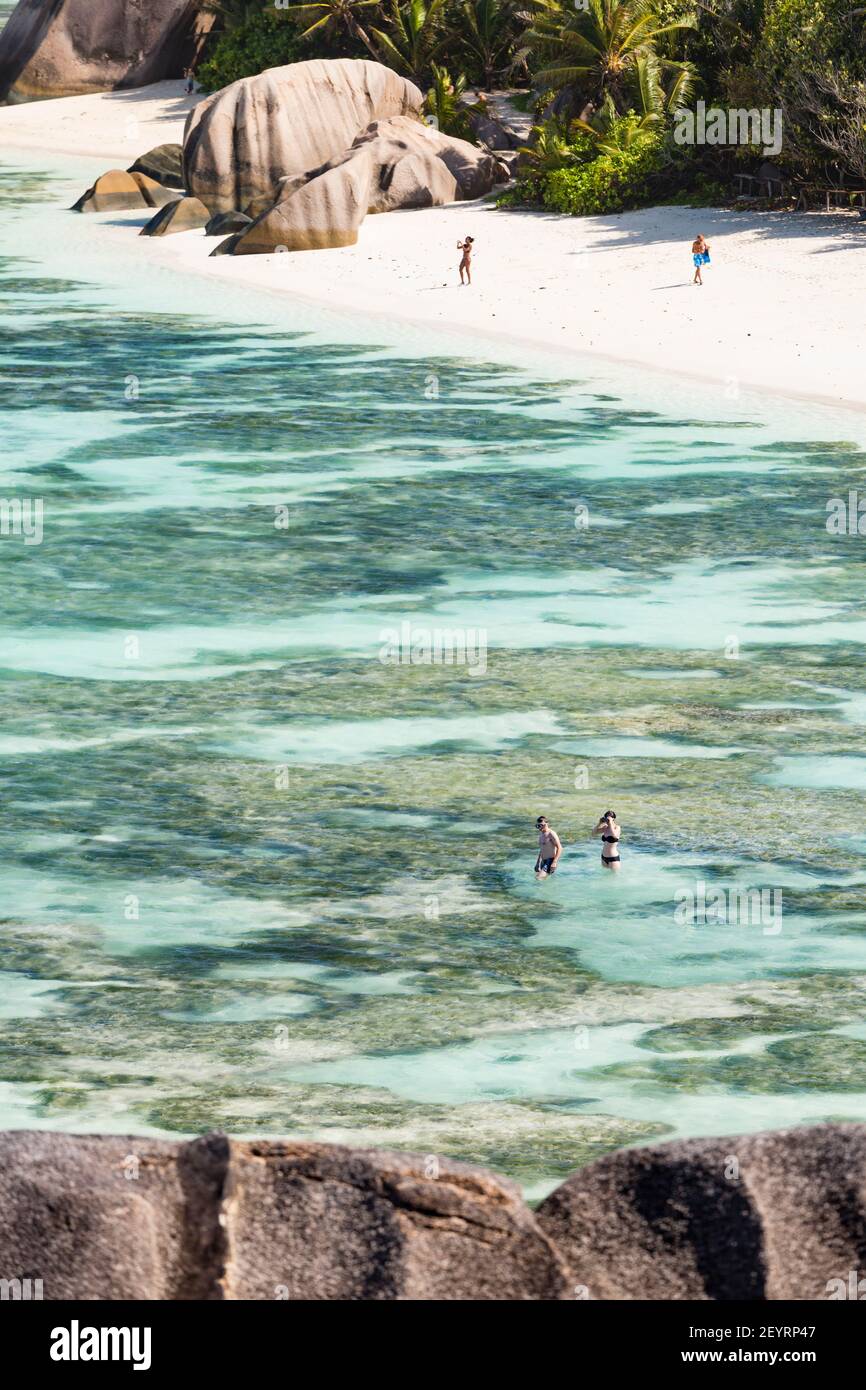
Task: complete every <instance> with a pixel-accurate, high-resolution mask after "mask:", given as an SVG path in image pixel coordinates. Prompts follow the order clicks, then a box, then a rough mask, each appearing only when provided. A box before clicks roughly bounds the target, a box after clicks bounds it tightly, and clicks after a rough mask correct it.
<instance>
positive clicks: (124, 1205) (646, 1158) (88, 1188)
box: [0, 1125, 866, 1301]
mask: <svg viewBox="0 0 866 1390" xmlns="http://www.w3.org/2000/svg"><path fill="white" fill-rule="evenodd" d="M864 1231H866V1125H816V1126H814V1127H809V1128H804V1129H795V1130H783V1131H781V1132H778V1133H768V1134H754V1135H747V1136H745V1137H741V1138H733V1139H698V1140H690V1141H685V1142H677V1143H673V1144H663V1145H657V1146H653V1147H651V1148H640V1149H624V1150H620V1151H619V1152H617V1153H613V1154H609V1155H608V1156H607V1157H606V1158H603V1159H600V1160H599V1161H598V1162H597V1163H592V1164H590V1165H589V1166H588V1167H586V1168H583V1169H581V1170H579V1171H578V1172H576V1173H574V1174H573V1175H572V1176H571V1177H570V1178H568V1179H567V1181H566V1182H564V1183H563V1184H562V1185H561V1186H560V1187H559V1188H557V1189H556V1191H555V1192H553V1193H551V1195H550V1196H549V1197H548V1198H547V1200H546V1201H545V1202H543V1203H542V1204H541V1206H540V1207H539V1208H538V1211H537V1212H536V1213H534V1214H533V1213H532V1212H531V1211H530V1210H529V1208H528V1207H527V1206H525V1204H524V1203H523V1202H522V1200H521V1198H520V1194H519V1192H518V1189H517V1188H516V1187H515V1186H514V1184H513V1183H510V1182H508V1181H507V1180H506V1179H504V1178H499V1177H497V1175H496V1174H495V1173H491V1172H488V1171H487V1170H486V1169H483V1168H476V1167H471V1166H469V1165H468V1164H463V1163H452V1162H449V1161H447V1160H445V1159H438V1158H433V1157H430V1156H428V1157H426V1158H422V1157H420V1156H418V1155H415V1154H406V1153H392V1152H389V1151H387V1150H378V1149H349V1148H343V1147H341V1146H338V1145H330V1144H307V1143H303V1142H294V1141H291V1140H285V1141H280V1140H262V1141H252V1142H239V1141H235V1140H230V1139H227V1138H225V1136H223V1135H209V1136H207V1137H205V1138H203V1139H196V1140H194V1141H193V1142H192V1143H178V1144H172V1143H166V1142H163V1141H160V1140H153V1139H130V1138H118V1137H114V1136H108V1137H100V1136H96V1137H94V1136H73V1135H66V1134H49V1133H44V1132H39V1133H28V1132H26V1131H18V1132H12V1133H6V1134H0V1269H2V1270H3V1271H4V1278H8V1279H13V1278H20V1279H22V1280H23V1279H30V1280H34V1279H40V1280H42V1284H43V1289H42V1293H43V1297H44V1298H46V1299H261V1300H268V1301H270V1300H274V1299H286V1298H288V1299H373V1300H382V1299H463V1300H477V1299H506V1300H521V1301H522V1300H527V1299H531V1300H539V1299H541V1300H555V1301H561V1300H566V1301H568V1300H575V1299H603V1300H620V1299H649V1300H671V1299H673V1300H681V1299H704V1300H712V1299H717V1300H753V1301H754V1300H764V1299H797V1300H810V1299H816V1300H827V1299H843V1298H848V1297H852V1296H855V1297H856V1296H857V1295H856V1291H855V1294H854V1295H852V1294H851V1293H850V1289H851V1276H852V1272H858V1271H859V1270H861V1269H862V1268H863V1261H864V1256H866V1251H864V1234H863V1233H864ZM857 1278H858V1279H859V1274H857ZM855 1283H856V1280H855Z"/></svg>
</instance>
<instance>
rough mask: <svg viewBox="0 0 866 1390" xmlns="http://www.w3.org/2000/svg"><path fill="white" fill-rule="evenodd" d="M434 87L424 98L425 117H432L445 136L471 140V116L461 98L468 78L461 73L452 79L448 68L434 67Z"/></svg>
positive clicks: (434, 65) (435, 65)
mask: <svg viewBox="0 0 866 1390" xmlns="http://www.w3.org/2000/svg"><path fill="white" fill-rule="evenodd" d="M432 71H433V85H432V87H431V88H430V90H429V92H428V93H427V95H426V97H425V98H424V115H425V116H427V117H430V119H431V121H432V123H433V124H434V125H435V126H436V128H437V130H441V131H442V134H443V135H456V136H457V138H458V139H460V140H470V139H471V138H472V131H471V129H470V126H469V114H468V112H467V109H466V107H465V106H464V104H463V103H462V102H461V100H460V98H461V96H462V95H463V91H464V89H465V87H466V78H465V77H464V76H463V74H462V73H461V74H460V76H459V77H456V78H454V79H452V77H451V75H450V73H449V72H448V70H447V68H440V67H439V66H438V65H437V64H436V63H433V65H432Z"/></svg>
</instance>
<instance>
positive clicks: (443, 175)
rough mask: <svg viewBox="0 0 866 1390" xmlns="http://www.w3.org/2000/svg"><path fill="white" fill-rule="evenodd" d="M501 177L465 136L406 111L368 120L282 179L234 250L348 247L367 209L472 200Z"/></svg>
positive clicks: (490, 160) (493, 161) (486, 154)
mask: <svg viewBox="0 0 866 1390" xmlns="http://www.w3.org/2000/svg"><path fill="white" fill-rule="evenodd" d="M499 176H500V168H499V165H498V162H497V160H496V159H494V157H493V156H492V155H491V154H490V153H489V152H488V151H486V150H482V149H479V148H478V147H477V146H475V145H470V144H469V143H468V141H466V140H457V139H454V138H453V137H451V136H447V135H442V134H441V133H440V132H439V131H438V130H433V129H431V128H430V127H429V126H427V125H425V124H423V122H421V121H417V120H414V119H411V118H410V117H406V116H394V117H392V118H391V119H389V120H385V121H373V122H371V124H370V125H369V126H368V128H367V129H366V130H365V131H364V132H363V134H361V135H359V136H358V137H357V139H356V140H354V141H353V143H352V145H351V147H350V148H349V149H348V150H346V151H345V152H344V153H342V154H341V155H340V156H339V157H338V158H336V159H333V160H330V161H329V162H327V163H326V164H324V165H322V166H321V167H320V168H318V169H314V170H312V171H311V172H310V173H308V174H301V175H292V176H291V177H289V178H287V179H283V180H281V183H280V192H279V196H278V200H277V202H276V203H275V204H274V205H273V207H271V208H269V209H268V210H267V211H265V212H263V213H262V214H260V216H259V217H258V218H257V219H256V220H255V222H254V223H253V225H252V226H251V227H250V228H249V230H248V231H246V232H243V233H242V234H241V236H240V237H239V238H238V241H237V243H236V244H235V246H234V248H233V254H235V255H250V254H257V253H263V252H270V251H274V250H276V249H277V248H279V247H285V248H286V249H287V250H289V251H309V250H317V249H322V248H324V247H335V246H351V245H354V243H355V242H356V241H357V239H358V227H359V226H360V224H361V222H362V221H363V220H364V217H365V216H366V215H367V213H368V212H371V213H376V212H390V211H392V210H393V209H395V208H422V207H435V206H441V205H442V204H444V203H451V202H455V201H457V200H459V199H462V198H476V197H479V196H480V195H481V194H483V193H487V192H489V191H490V189H491V188H492V187H493V186H494V183H495V182H496V180H497V178H498V177H499Z"/></svg>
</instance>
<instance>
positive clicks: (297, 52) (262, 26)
mask: <svg viewBox="0 0 866 1390" xmlns="http://www.w3.org/2000/svg"><path fill="white" fill-rule="evenodd" d="M309 56H310V54H309V53H304V52H303V51H302V45H301V41H300V37H299V35H298V30H297V27H296V26H295V24H294V23H293V22H292V20H291V18H290V17H289V16H288V15H286V14H285V12H283V11H281V10H272V9H265V10H258V11H256V10H252V11H251V12H250V14H249V15H248V17H247V18H246V19H243V20H241V22H240V23H239V24H237V25H235V26H234V27H232V28H227V29H224V30H223V31H222V33H220V34H219V36H218V37H217V39H216V42H215V43H214V45H213V46H212V47H211V49H210V52H209V55H208V57H207V59H206V61H205V62H204V63H202V64H201V66H200V67H199V69H198V71H197V73H196V79H197V81H198V83H199V86H200V87H201V89H202V91H205V92H216V91H219V89H220V88H221V87H227V86H228V85H229V83H230V82H237V81H238V79H239V78H241V77H252V76H254V75H255V74H256V73H259V72H263V71H264V69H265V68H277V67H282V66H283V65H284V64H285V63H297V62H298V61H299V60H300V59H301V58H307V57H309Z"/></svg>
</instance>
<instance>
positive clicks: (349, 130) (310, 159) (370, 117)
mask: <svg viewBox="0 0 866 1390" xmlns="http://www.w3.org/2000/svg"><path fill="white" fill-rule="evenodd" d="M422 102H423V97H422V95H421V93H420V92H419V90H418V88H417V87H416V86H414V85H413V83H411V82H409V81H407V80H406V78H405V77H400V76H399V75H398V74H397V73H396V72H392V71H391V70H390V68H386V67H384V66H383V65H382V64H381V63H373V62H369V61H367V60H366V59H361V58H358V59H355V58H333V59H324V58H315V59H311V60H310V61H309V62H306V63H291V64H289V66H288V67H283V68H268V69H267V70H266V71H265V72H262V73H259V75H258V76H257V77H244V78H242V79H241V80H240V81H239V82H233V83H232V84H231V86H229V87H225V88H224V89H223V90H222V91H221V92H215V93H214V95H213V96H211V97H208V98H207V100H205V101H202V102H200V103H199V104H198V106H197V107H196V108H195V110H194V111H191V112H190V114H189V116H188V117H187V124H186V131H185V135H184V173H185V183H186V187H187V188H188V189H189V192H190V193H192V194H194V196H195V197H197V198H200V199H201V200H202V202H203V203H205V204H206V205H207V206H208V207H209V208H210V210H211V212H212V213H214V212H230V211H231V210H232V209H234V208H243V209H246V208H247V207H248V205H249V204H250V203H251V202H253V200H254V199H261V198H262V197H265V198H268V199H269V200H270V201H273V200H275V199H276V197H277V194H278V191H279V182H280V179H282V178H284V177H285V176H286V175H289V174H302V173H305V172H306V171H308V170H312V169H315V168H316V167H317V166H320V165H322V164H326V163H327V162H328V161H329V160H332V159H334V158H336V157H337V156H339V155H341V154H342V153H343V152H344V151H345V150H347V149H348V148H349V146H350V145H351V144H352V142H353V141H354V139H355V137H356V136H357V135H359V134H360V133H361V132H362V131H364V130H366V128H367V127H368V126H369V125H370V123H371V122H372V121H377V120H387V119H388V118H389V117H391V116H416V117H418V116H420V112H421V106H422Z"/></svg>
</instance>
